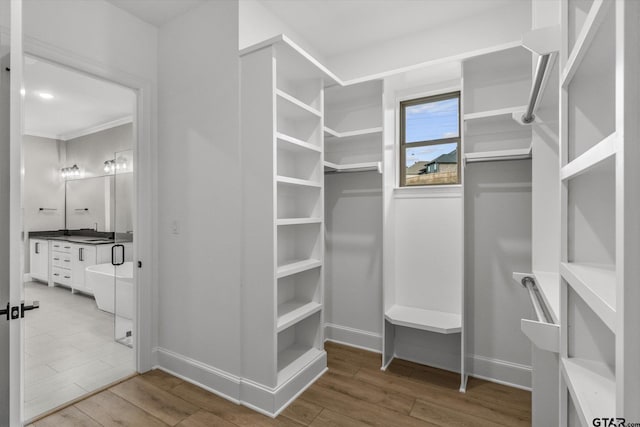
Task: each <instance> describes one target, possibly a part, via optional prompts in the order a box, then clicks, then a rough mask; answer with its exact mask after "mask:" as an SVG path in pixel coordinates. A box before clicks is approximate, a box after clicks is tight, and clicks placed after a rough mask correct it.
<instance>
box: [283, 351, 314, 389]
mask: <svg viewBox="0 0 640 427" xmlns="http://www.w3.org/2000/svg"><path fill="white" fill-rule="evenodd" d="M320 356H322V351H321V350H318V349H317V348H315V347H307V346H303V345H300V344H294V345H292V346H290V347H287V348H285V349H284V350H282V351H281V352H279V353H278V385H282V384H284V383H285V382H287V380H289V378H291V377H293V376H294V375H295V374H296V373H298V372H300V371H301V370H302V369H304V368H305V367H306V366H307V365H309V364H310V363H312V362H313V361H315V360H316V359H317V358H318V357H320Z"/></svg>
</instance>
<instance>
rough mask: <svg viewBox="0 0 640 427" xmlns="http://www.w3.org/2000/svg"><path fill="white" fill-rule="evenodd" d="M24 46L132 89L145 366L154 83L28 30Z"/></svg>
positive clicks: (138, 326)
mask: <svg viewBox="0 0 640 427" xmlns="http://www.w3.org/2000/svg"><path fill="white" fill-rule="evenodd" d="M24 52H25V54H28V55H30V56H34V57H38V58H40V59H42V60H45V61H49V62H52V63H54V64H55V65H59V66H62V67H66V68H69V69H71V70H74V71H76V72H80V73H84V74H87V75H91V76H93V77H98V78H100V79H103V80H107V81H110V82H113V83H117V84H119V85H121V86H125V87H128V88H130V89H132V90H134V91H135V92H136V95H137V103H138V104H137V111H136V120H135V132H136V136H137V141H136V147H135V148H136V150H135V158H136V160H135V166H134V167H135V170H136V174H135V184H134V185H135V188H136V205H135V206H134V230H136V235H135V237H134V242H133V248H134V249H133V261H134V264H136V263H137V262H138V261H141V262H142V263H143V268H142V269H138V268H134V277H135V278H136V280H137V285H138V286H137V289H136V290H137V292H136V295H135V298H136V301H135V304H136V319H135V320H134V330H135V331H136V332H135V336H136V352H137V361H136V369H137V371H138V372H146V371H148V370H150V369H151V368H152V367H153V366H154V365H155V363H154V360H153V353H152V351H151V349H152V347H153V342H154V341H155V340H154V337H155V330H154V326H153V325H154V324H155V322H153V319H152V315H153V309H152V307H153V301H154V296H155V294H156V290H155V289H153V288H152V286H153V283H156V282H157V280H156V277H155V276H156V271H157V270H156V269H155V266H156V265H157V262H156V260H157V250H156V245H155V241H156V238H155V234H154V230H155V229H156V228H155V224H157V209H154V205H153V204H154V203H155V198H154V197H153V195H154V194H156V191H157V190H156V179H155V177H156V167H155V164H156V162H155V158H156V156H157V154H156V150H155V148H154V147H153V145H152V144H151V141H152V140H155V122H156V121H155V114H156V111H155V108H153V102H154V101H155V93H156V84H155V81H151V80H149V79H147V78H144V77H140V76H136V75H133V74H129V73H126V72H123V71H121V70H118V69H116V68H114V67H111V66H109V65H107V64H103V63H100V62H97V61H95V60H92V59H89V58H86V57H83V56H81V55H78V54H76V53H74V52H71V51H69V50H66V49H62V48H59V47H57V46H54V45H52V44H50V43H47V42H44V41H42V40H39V39H36V38H34V37H30V36H24Z"/></svg>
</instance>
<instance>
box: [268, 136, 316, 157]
mask: <svg viewBox="0 0 640 427" xmlns="http://www.w3.org/2000/svg"><path fill="white" fill-rule="evenodd" d="M276 138H277V139H278V143H279V144H278V147H281V148H282V149H284V150H290V151H295V152H301V151H305V150H311V151H315V152H318V153H320V152H322V149H321V148H320V147H319V146H317V145H314V144H310V143H308V142H305V141H302V140H301V139H298V138H294V137H292V136H289V135H285V134H283V133H280V132H278V133H276Z"/></svg>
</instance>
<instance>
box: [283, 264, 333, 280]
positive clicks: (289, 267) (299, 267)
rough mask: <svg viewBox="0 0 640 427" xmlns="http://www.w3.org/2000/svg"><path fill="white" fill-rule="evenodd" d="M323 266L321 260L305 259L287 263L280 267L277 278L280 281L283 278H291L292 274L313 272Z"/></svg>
mask: <svg viewBox="0 0 640 427" xmlns="http://www.w3.org/2000/svg"><path fill="white" fill-rule="evenodd" d="M321 265H322V261H320V260H319V259H304V260H295V261H291V262H287V263H286V264H282V265H279V266H278V271H277V273H276V276H277V277H278V279H280V278H282V277H287V276H291V275H292V274H297V273H301V272H303V271H307V270H311V269H312V268H317V267H320V266H321Z"/></svg>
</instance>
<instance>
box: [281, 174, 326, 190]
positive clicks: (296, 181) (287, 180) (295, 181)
mask: <svg viewBox="0 0 640 427" xmlns="http://www.w3.org/2000/svg"><path fill="white" fill-rule="evenodd" d="M276 181H277V182H278V183H280V184H287V185H299V186H304V187H317V188H320V187H322V184H320V183H319V182H317V181H310V180H308V179H300V178H291V177H289V176H281V175H278V176H277V177H276Z"/></svg>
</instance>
